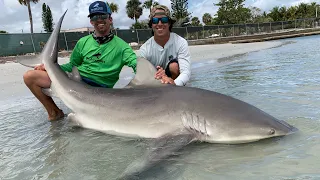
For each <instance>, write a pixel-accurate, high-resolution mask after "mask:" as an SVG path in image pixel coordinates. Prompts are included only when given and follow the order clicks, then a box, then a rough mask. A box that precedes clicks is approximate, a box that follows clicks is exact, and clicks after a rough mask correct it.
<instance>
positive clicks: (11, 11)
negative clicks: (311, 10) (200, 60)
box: [0, 0, 320, 33]
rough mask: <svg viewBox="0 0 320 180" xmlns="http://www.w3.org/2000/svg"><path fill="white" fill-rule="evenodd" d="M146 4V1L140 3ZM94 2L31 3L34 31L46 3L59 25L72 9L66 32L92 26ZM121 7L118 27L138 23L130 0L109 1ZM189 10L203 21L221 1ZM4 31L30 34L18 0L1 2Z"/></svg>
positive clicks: (260, 2)
mask: <svg viewBox="0 0 320 180" xmlns="http://www.w3.org/2000/svg"><path fill="white" fill-rule="evenodd" d="M140 1H141V2H144V1H145V0H140ZM156 1H158V2H159V3H160V4H163V5H166V6H168V7H169V8H171V1H170V0H156ZM92 2H94V0H40V1H39V3H37V4H34V3H32V4H31V10H32V15H33V23H34V27H33V28H34V32H35V33H40V32H43V27H42V19H41V13H42V4H43V3H46V4H47V5H49V6H50V9H51V11H52V15H53V21H54V22H57V20H58V19H59V18H60V16H61V15H62V13H63V12H64V11H65V10H66V9H68V12H67V14H66V17H65V18H64V21H63V24H62V29H64V30H65V29H73V28H81V27H91V24H90V21H89V19H88V18H87V16H88V7H89V5H90V3H92ZM108 2H114V3H116V4H118V6H119V11H118V13H114V14H112V17H113V21H114V26H115V27H116V28H120V29H128V28H129V27H130V26H131V25H132V24H133V23H134V20H132V19H130V18H128V17H127V14H126V9H125V6H126V3H127V0H108ZM188 2H189V6H188V11H189V12H191V13H192V14H191V15H192V17H195V16H196V17H199V19H200V20H201V19H202V16H203V14H204V13H210V14H211V15H212V16H214V15H215V13H216V12H217V10H218V7H216V6H214V3H217V2H219V0H189V1H188ZM301 2H304V3H311V2H317V3H319V4H320V0H246V1H245V6H246V7H249V6H255V7H258V8H260V9H262V10H264V11H269V10H270V9H272V8H273V7H275V6H292V5H298V4H299V3H301ZM148 15H149V10H147V9H144V10H143V15H142V16H141V17H140V20H145V19H147V18H148ZM0 30H5V31H7V32H9V33H28V32H30V23H29V16H28V8H27V7H26V6H22V5H20V4H19V2H18V0H0Z"/></svg>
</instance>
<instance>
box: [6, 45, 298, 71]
mask: <svg viewBox="0 0 320 180" xmlns="http://www.w3.org/2000/svg"><path fill="white" fill-rule="evenodd" d="M292 42H293V41H292V40H290V41H289V40H288V41H285V43H284V42H281V41H277V40H274V41H266V42H248V43H224V44H205V45H189V50H190V55H191V62H192V63H193V62H198V61H207V60H219V59H221V58H228V57H232V56H235V55H241V54H246V53H250V52H255V51H260V50H264V49H269V48H275V47H279V46H282V45H285V44H287V43H292ZM133 51H134V52H135V53H136V54H137V55H138V54H139V49H136V50H133ZM70 55H71V51H63V52H59V55H58V57H59V59H69V57H70ZM30 56H36V55H35V54H28V55H22V56H9V57H0V66H2V65H3V64H8V63H17V61H16V58H17V57H20V58H21V57H30Z"/></svg>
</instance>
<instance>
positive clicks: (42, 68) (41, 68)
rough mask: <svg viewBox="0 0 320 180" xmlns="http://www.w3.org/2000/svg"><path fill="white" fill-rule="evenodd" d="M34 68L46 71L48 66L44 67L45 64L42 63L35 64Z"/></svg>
mask: <svg viewBox="0 0 320 180" xmlns="http://www.w3.org/2000/svg"><path fill="white" fill-rule="evenodd" d="M34 70H40V71H46V68H45V67H44V64H40V65H38V66H35V67H34Z"/></svg>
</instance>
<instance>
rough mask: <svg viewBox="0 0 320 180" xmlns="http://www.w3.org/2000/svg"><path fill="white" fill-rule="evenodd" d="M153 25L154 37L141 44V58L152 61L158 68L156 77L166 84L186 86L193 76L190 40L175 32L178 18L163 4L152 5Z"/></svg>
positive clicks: (151, 23) (151, 24)
mask: <svg viewBox="0 0 320 180" xmlns="http://www.w3.org/2000/svg"><path fill="white" fill-rule="evenodd" d="M149 17H150V21H149V27H150V28H152V33H153V35H154V36H153V37H151V38H150V39H148V40H147V41H146V42H145V43H144V44H143V45H142V46H141V47H140V50H139V52H140V55H139V56H140V57H143V58H145V59H147V60H149V61H150V62H151V63H152V64H153V65H154V66H155V67H156V68H157V69H158V72H157V73H156V74H155V78H156V79H161V82H162V83H168V84H175V85H177V86H185V85H186V84H187V82H188V81H189V79H190V76H191V62H190V52H189V47H188V42H187V41H186V40H185V39H184V38H182V37H181V36H179V35H177V34H176V33H173V32H171V29H172V26H173V24H174V23H175V20H174V19H173V18H172V17H171V16H170V10H169V9H168V8H167V7H166V6H163V5H157V6H155V7H153V8H152V10H151V13H150V16H149Z"/></svg>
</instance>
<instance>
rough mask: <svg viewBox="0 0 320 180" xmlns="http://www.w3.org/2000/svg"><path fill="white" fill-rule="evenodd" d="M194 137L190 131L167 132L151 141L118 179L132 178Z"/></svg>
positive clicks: (172, 153)
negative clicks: (181, 132)
mask: <svg viewBox="0 0 320 180" xmlns="http://www.w3.org/2000/svg"><path fill="white" fill-rule="evenodd" d="M195 139H196V136H195V135H194V134H192V133H188V132H185V133H183V134H176V135H173V134H167V135H164V136H162V137H160V138H158V139H156V140H155V141H154V142H153V145H152V146H150V149H149V150H148V151H147V153H146V154H145V155H144V156H143V157H141V158H139V159H137V160H135V161H134V162H133V163H131V164H130V165H129V166H128V168H127V169H126V170H125V171H124V173H123V174H122V176H121V177H120V178H118V179H132V178H136V177H139V175H140V174H142V173H143V172H145V171H147V170H148V169H150V168H152V167H153V166H155V165H156V164H157V163H159V162H160V161H161V160H164V159H165V158H167V157H169V156H171V155H174V153H175V152H177V151H178V150H180V149H181V148H183V147H184V146H186V145H188V144H189V143H191V142H192V141H194V140H195Z"/></svg>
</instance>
